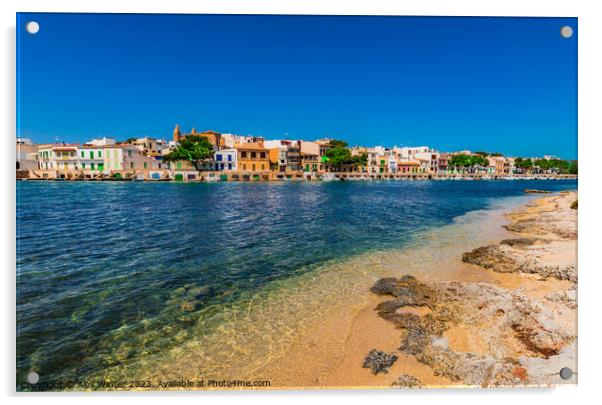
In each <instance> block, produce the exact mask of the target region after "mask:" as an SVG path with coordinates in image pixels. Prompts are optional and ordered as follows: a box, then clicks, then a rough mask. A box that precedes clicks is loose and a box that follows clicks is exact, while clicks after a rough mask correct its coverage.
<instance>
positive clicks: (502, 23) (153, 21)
mask: <svg viewBox="0 0 602 405" xmlns="http://www.w3.org/2000/svg"><path fill="white" fill-rule="evenodd" d="M30 20H35V21H37V22H39V24H40V31H39V32H38V33H37V34H36V35H31V34H28V33H27V32H26V31H25V24H26V23H27V22H28V21H30ZM564 25H570V26H571V27H572V28H573V30H574V35H573V37H571V38H568V39H567V38H563V37H562V36H561V35H560V28H561V27H562V26H564ZM17 79H18V80H17V103H18V104H17V127H18V128H17V130H18V134H19V135H20V136H25V137H30V138H32V139H33V140H34V141H37V142H49V141H54V140H55V139H59V140H61V141H67V142H82V141H86V140H88V139H90V138H92V137H98V136H115V137H117V138H118V139H121V138H123V139H125V138H128V137H135V136H136V137H137V136H145V135H148V136H154V137H160V138H170V137H171V134H172V131H173V127H174V126H175V124H176V123H178V124H180V126H181V127H182V128H183V129H184V130H189V129H191V128H192V127H195V128H196V129H197V130H205V129H214V130H217V131H220V132H232V133H238V134H254V135H258V136H265V137H266V138H268V139H275V138H282V137H285V136H287V137H289V138H303V139H314V138H320V137H334V138H341V139H345V140H347V141H348V142H349V143H350V144H352V145H354V144H362V145H384V146H393V145H399V146H401V145H413V146H418V145H423V144H425V145H429V146H432V147H434V148H436V149H439V150H450V151H451V150H459V149H472V150H486V151H490V152H502V153H505V154H508V155H521V156H535V155H543V154H554V155H559V156H561V157H563V158H576V157H577V19H576V18H455V17H329V16H225V15H218V16H209V15H137V14H124V15H111V14H37V13H24V14H19V15H17ZM285 134H287V135H285Z"/></svg>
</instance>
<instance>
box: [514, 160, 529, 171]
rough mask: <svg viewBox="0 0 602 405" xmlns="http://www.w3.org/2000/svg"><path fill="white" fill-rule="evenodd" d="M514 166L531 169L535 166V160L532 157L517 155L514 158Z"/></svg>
mask: <svg viewBox="0 0 602 405" xmlns="http://www.w3.org/2000/svg"><path fill="white" fill-rule="evenodd" d="M514 166H516V167H518V168H519V169H525V170H529V169H532V168H533V161H532V160H531V159H525V158H522V157H517V158H516V159H514Z"/></svg>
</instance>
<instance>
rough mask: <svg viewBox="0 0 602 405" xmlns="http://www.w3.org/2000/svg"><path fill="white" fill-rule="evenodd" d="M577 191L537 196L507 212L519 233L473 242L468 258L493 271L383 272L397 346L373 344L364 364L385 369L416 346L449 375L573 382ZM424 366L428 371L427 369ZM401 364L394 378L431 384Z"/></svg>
mask: <svg viewBox="0 0 602 405" xmlns="http://www.w3.org/2000/svg"><path fill="white" fill-rule="evenodd" d="M575 201H577V196H576V192H562V193H560V194H557V195H550V196H546V197H544V198H541V199H538V200H534V201H532V202H531V203H530V204H529V205H527V206H526V207H524V208H522V209H520V210H518V211H515V212H512V213H510V214H508V215H507V216H508V219H509V220H510V223H509V224H507V225H505V227H506V229H507V230H508V231H510V232H511V233H512V234H513V235H514V237H513V238H509V239H505V240H502V241H501V242H500V243H497V244H491V245H486V246H482V247H479V248H476V249H474V250H472V251H470V252H466V253H464V254H463V255H462V261H463V262H464V263H468V264H470V265H472V266H474V269H472V268H471V269H472V270H471V271H474V272H476V273H477V275H476V276H474V277H473V278H474V279H475V280H478V279H479V276H478V273H479V272H481V273H485V272H487V273H489V274H487V276H488V279H487V281H473V280H467V281H464V280H462V281H455V280H454V281H444V280H421V279H418V278H416V277H414V276H412V275H404V276H401V277H398V278H393V277H391V278H382V279H380V280H378V281H377V282H376V283H375V284H374V286H373V287H372V289H371V292H372V293H373V294H375V295H377V296H379V297H382V298H384V299H382V298H381V301H380V302H379V303H378V305H377V306H376V311H377V313H378V315H379V317H380V318H382V319H384V320H386V321H387V322H389V323H391V324H393V325H394V326H395V328H397V329H398V330H399V331H400V333H399V347H398V348H397V350H394V351H389V352H381V351H379V350H378V349H379V348H375V349H374V350H372V351H371V352H370V353H369V354H367V356H366V359H365V362H364V367H366V368H369V369H370V370H371V372H372V373H373V374H375V375H376V374H378V373H387V372H388V371H389V368H390V367H391V366H392V365H393V364H394V363H395V361H398V358H402V357H404V356H405V358H407V356H411V357H412V358H414V359H415V360H416V361H417V362H418V363H420V364H422V365H425V366H428V367H429V368H430V369H431V370H432V374H433V376H434V377H435V378H437V377H442V378H443V379H444V380H445V381H447V382H448V383H447V384H445V385H465V386H481V387H495V386H516V385H522V386H546V385H553V384H561V383H576V376H575V375H572V376H571V377H570V378H569V379H567V380H564V379H562V378H561V377H560V370H561V369H563V368H565V367H568V368H570V369H571V370H572V371H573V372H576V366H577V364H576V339H577V330H576V315H577V301H576V287H577V268H576V255H577V209H576V207H577V205H576V203H575ZM422 374H423V375H424V372H423V373H422ZM431 385H432V381H421V379H420V378H419V376H417V375H412V374H411V373H408V372H405V373H404V374H400V375H398V376H395V378H394V381H393V382H392V383H391V386H392V387H421V386H431Z"/></svg>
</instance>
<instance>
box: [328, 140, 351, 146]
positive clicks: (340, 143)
mask: <svg viewBox="0 0 602 405" xmlns="http://www.w3.org/2000/svg"><path fill="white" fill-rule="evenodd" d="M328 145H329V146H330V147H332V148H336V147H342V148H346V147H347V142H345V141H342V140H340V139H331V140H330V142H329V143H328Z"/></svg>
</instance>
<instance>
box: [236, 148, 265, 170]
mask: <svg viewBox="0 0 602 405" xmlns="http://www.w3.org/2000/svg"><path fill="white" fill-rule="evenodd" d="M235 148H236V151H237V159H238V171H239V172H242V173H247V174H250V173H258V172H268V171H269V170H270V157H269V151H268V150H267V149H266V148H265V147H264V146H263V142H252V143H241V144H237V145H235Z"/></svg>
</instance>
